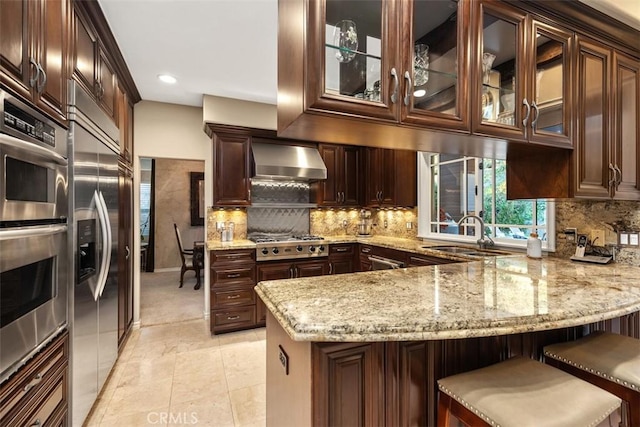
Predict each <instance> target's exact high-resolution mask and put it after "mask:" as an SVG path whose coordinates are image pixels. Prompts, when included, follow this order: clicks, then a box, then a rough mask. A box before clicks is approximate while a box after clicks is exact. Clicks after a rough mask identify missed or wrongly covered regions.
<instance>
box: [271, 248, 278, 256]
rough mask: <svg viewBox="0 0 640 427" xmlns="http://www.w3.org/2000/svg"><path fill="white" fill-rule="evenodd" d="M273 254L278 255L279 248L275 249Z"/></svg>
mask: <svg viewBox="0 0 640 427" xmlns="http://www.w3.org/2000/svg"><path fill="white" fill-rule="evenodd" d="M271 252H273V254H274V255H278V253H279V252H280V250H279V249H278V248H273V250H272V251H271Z"/></svg>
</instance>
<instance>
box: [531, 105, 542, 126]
mask: <svg viewBox="0 0 640 427" xmlns="http://www.w3.org/2000/svg"><path fill="white" fill-rule="evenodd" d="M531 108H533V111H534V112H535V113H536V116H535V118H534V119H533V120H532V121H531V129H534V130H535V128H536V123H538V118H539V117H540V109H539V108H538V104H536V103H535V101H534V102H533V103H531Z"/></svg>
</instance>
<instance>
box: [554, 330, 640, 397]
mask: <svg viewBox="0 0 640 427" xmlns="http://www.w3.org/2000/svg"><path fill="white" fill-rule="evenodd" d="M544 356H545V357H551V358H553V359H556V360H559V361H561V362H564V363H566V364H569V365H572V366H575V367H576V368H579V369H582V370H584V371H587V372H590V373H592V374H594V375H597V376H599V377H602V378H605V379H607V380H609V381H613V382H615V383H618V384H620V385H622V386H624V387H627V388H630V389H631V390H633V391H637V392H640V340H637V339H635V338H631V337H626V336H623V335H618V334H612V333H609V332H603V331H598V332H594V333H592V334H590V335H587V336H586V337H584V338H581V339H579V340H577V341H570V342H565V343H559V344H553V345H549V346H546V347H545V348H544Z"/></svg>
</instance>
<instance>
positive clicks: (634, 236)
mask: <svg viewBox="0 0 640 427" xmlns="http://www.w3.org/2000/svg"><path fill="white" fill-rule="evenodd" d="M638 235H639V233H629V245H631V246H639V245H638Z"/></svg>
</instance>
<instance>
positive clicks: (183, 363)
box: [175, 347, 224, 376]
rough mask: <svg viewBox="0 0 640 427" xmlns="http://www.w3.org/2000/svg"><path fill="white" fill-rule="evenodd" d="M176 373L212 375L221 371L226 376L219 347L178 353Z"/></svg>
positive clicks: (178, 374)
mask: <svg viewBox="0 0 640 427" xmlns="http://www.w3.org/2000/svg"><path fill="white" fill-rule="evenodd" d="M175 372H176V375H177V376H180V375H189V374H196V375H210V374H216V373H220V374H221V375H222V376H224V365H223V362H222V353H220V349H219V348H218V347H211V348H204V349H200V350H193V351H189V352H184V353H178V354H177V355H176V369H175Z"/></svg>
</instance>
